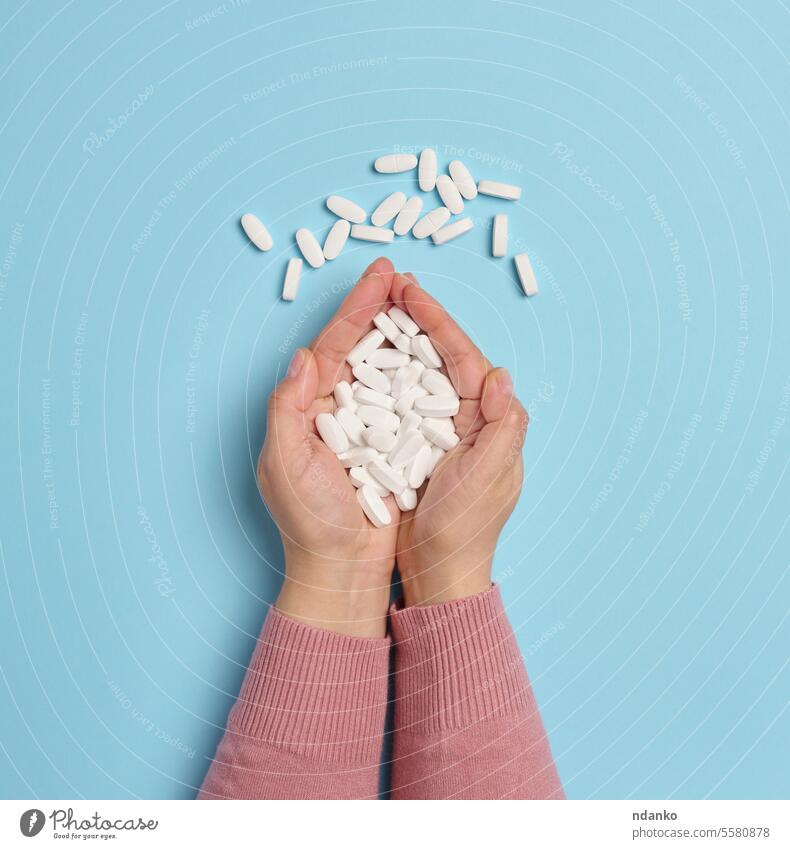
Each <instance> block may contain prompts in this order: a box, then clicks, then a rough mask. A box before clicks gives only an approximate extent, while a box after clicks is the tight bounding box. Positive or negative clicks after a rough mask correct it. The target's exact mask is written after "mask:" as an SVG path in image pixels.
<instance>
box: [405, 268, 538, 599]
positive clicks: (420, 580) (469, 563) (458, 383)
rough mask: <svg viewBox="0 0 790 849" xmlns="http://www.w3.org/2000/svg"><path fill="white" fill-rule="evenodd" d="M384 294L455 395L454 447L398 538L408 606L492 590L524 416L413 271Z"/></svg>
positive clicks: (516, 488) (517, 486) (497, 371)
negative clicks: (418, 332) (412, 324)
mask: <svg viewBox="0 0 790 849" xmlns="http://www.w3.org/2000/svg"><path fill="white" fill-rule="evenodd" d="M390 297H391V299H392V300H393V301H394V302H395V303H396V304H397V305H398V306H400V307H401V308H402V309H405V310H407V311H408V312H409V314H410V315H411V316H412V318H413V319H414V321H416V322H417V324H418V325H419V326H420V327H421V328H422V330H423V332H425V333H426V334H427V335H428V336H430V338H431V341H432V342H433V344H434V346H435V347H436V350H437V351H438V352H439V354H440V355H441V357H442V359H443V360H444V362H445V367H446V372H447V376H448V377H449V378H450V380H451V381H452V383H453V386H454V387H455V389H456V391H457V392H458V395H459V396H460V398H461V404H460V409H459V412H458V415H457V416H456V417H455V428H456V432H457V433H458V435H459V437H461V442H460V444H459V445H457V446H456V447H455V448H454V449H453V450H452V451H450V452H448V453H447V454H446V455H445V457H444V458H443V459H442V460H441V462H440V463H439V465H438V466H437V467H436V469H435V470H434V472H433V474H432V475H431V477H430V479H429V480H428V481H427V482H426V483H425V484H424V485H423V488H422V490H421V492H420V500H419V502H418V504H417V507H416V509H415V510H413V511H410V512H408V513H404V514H403V516H402V518H401V524H400V529H399V533H398V540H397V562H398V571H399V572H400V576H401V579H402V582H403V592H404V598H405V601H406V604H407V605H414V604H436V603H439V602H442V601H449V600H451V599H458V598H465V597H468V596H471V595H475V594H476V593H479V592H482V591H484V590H486V589H488V587H489V586H490V585H491V564H492V560H493V556H494V551H495V549H496V545H497V540H498V538H499V534H500V532H501V530H502V527H503V525H504V524H505V521H506V520H507V518H508V516H509V515H510V513H511V512H512V511H513V508H514V506H515V504H516V501H517V500H518V496H519V493H520V492H521V484H522V481H523V463H522V457H521V449H522V445H523V442H524V436H525V434H526V428H527V422H528V418H527V413H526V411H525V410H524V408H523V407H522V406H521V404H520V403H519V402H518V400H517V399H516V398H515V396H514V394H513V384H512V381H511V379H510V376H509V374H508V373H507V371H505V369H502V368H493V367H492V366H491V364H490V363H489V362H488V361H487V360H486V358H485V357H484V356H483V355H482V353H481V352H480V351H479V350H478V349H477V347H476V346H475V345H474V344H473V343H472V342H471V340H470V339H469V337H468V336H467V335H466V334H465V333H464V332H463V331H462V330H461V328H460V327H459V326H458V325H457V324H456V323H455V322H454V321H453V320H452V318H450V316H449V315H448V314H447V312H446V310H445V309H444V308H443V307H442V306H441V304H439V302H438V301H436V300H435V299H434V298H432V297H431V296H430V295H429V294H428V293H427V292H425V291H424V290H423V289H422V288H421V287H420V286H419V285H417V283H416V279H415V278H414V277H413V275H408V276H404V275H401V274H395V275H394V276H393V280H392V287H391V292H390Z"/></svg>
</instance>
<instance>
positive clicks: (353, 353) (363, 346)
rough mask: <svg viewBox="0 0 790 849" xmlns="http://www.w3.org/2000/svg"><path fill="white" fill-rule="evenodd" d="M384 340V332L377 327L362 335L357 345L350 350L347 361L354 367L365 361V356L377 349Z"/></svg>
mask: <svg viewBox="0 0 790 849" xmlns="http://www.w3.org/2000/svg"><path fill="white" fill-rule="evenodd" d="M383 341H384V334H383V333H382V332H381V331H380V330H378V329H376V330H371V331H370V333H368V334H366V335H365V336H363V337H362V339H360V340H359V342H357V344H356V345H354V347H353V348H352V349H351V350H350V351H349V352H348V356H347V357H346V362H347V363H348V364H349V365H350V366H351V368H354V366H358V365H359V364H360V363H361V362H363V361H364V359H365V357H367V355H368V354H370V353H371V352H372V351H375V350H376V348H378V347H379V346H380V345H381V343H382V342H383Z"/></svg>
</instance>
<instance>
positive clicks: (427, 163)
mask: <svg viewBox="0 0 790 849" xmlns="http://www.w3.org/2000/svg"><path fill="white" fill-rule="evenodd" d="M417 178H418V180H419V182H420V188H421V189H422V191H424V192H432V191H433V190H434V188H435V187H436V151H434V150H432V149H431V148H430V147H426V148H425V150H423V152H422V153H421V154H420V167H419V169H418V171H417Z"/></svg>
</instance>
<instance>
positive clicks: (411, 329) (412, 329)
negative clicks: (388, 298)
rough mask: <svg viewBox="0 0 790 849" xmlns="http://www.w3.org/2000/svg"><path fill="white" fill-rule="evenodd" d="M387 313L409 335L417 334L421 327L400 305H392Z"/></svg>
mask: <svg viewBox="0 0 790 849" xmlns="http://www.w3.org/2000/svg"><path fill="white" fill-rule="evenodd" d="M387 315H388V316H389V317H390V318H391V319H392V320H393V321H394V322H395V324H397V325H398V327H400V329H401V330H402V331H403V332H404V333H405V334H406V335H407V336H416V335H417V334H418V333H419V332H420V328H419V326H418V325H417V323H416V322H415V321H414V319H413V318H412V317H411V316H410V315H408V314H407V313H405V312H404V311H403V310H402V309H401V308H400V307H390V309H389V310H388V311H387Z"/></svg>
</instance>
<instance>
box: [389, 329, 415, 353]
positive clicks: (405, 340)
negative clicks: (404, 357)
mask: <svg viewBox="0 0 790 849" xmlns="http://www.w3.org/2000/svg"><path fill="white" fill-rule="evenodd" d="M392 344H393V345H394V346H395V347H396V348H397V349H398V350H399V351H402V352H403V353H404V354H409V355H411V336H407V335H406V334H405V333H401V334H400V335H399V336H398V338H397V339H395V341H394V342H393V343H392Z"/></svg>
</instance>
